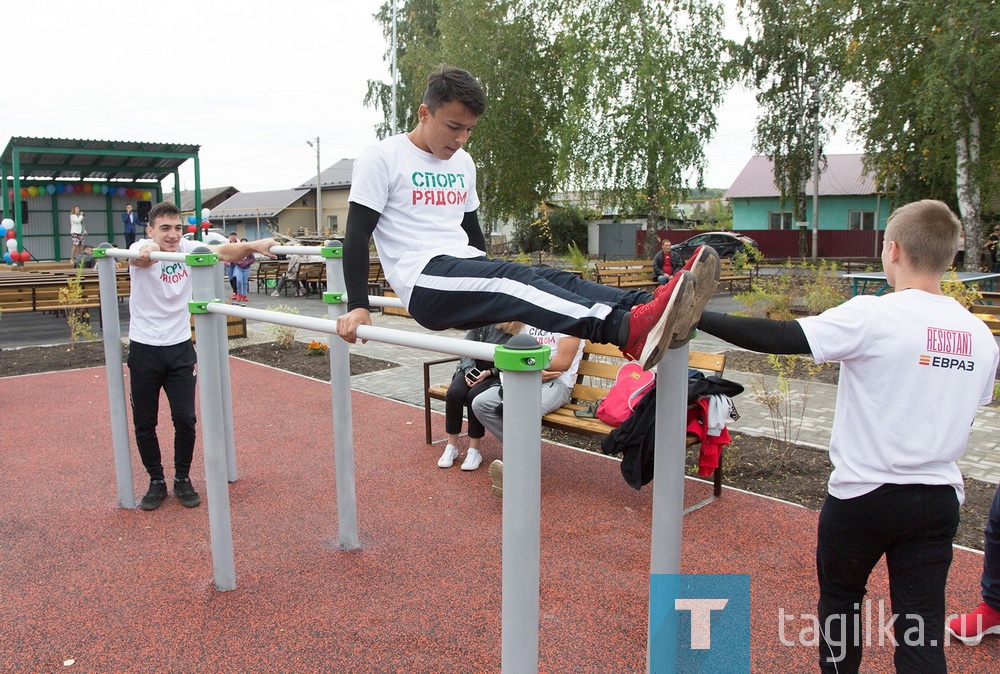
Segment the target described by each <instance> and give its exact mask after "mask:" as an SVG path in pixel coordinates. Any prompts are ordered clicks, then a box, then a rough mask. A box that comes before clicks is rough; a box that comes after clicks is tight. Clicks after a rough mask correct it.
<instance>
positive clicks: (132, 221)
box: [122, 204, 139, 248]
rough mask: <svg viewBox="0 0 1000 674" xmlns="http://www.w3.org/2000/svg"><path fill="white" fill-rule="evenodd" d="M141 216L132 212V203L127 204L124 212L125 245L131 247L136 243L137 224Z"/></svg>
mask: <svg viewBox="0 0 1000 674" xmlns="http://www.w3.org/2000/svg"><path fill="white" fill-rule="evenodd" d="M138 222H139V218H138V217H137V216H136V214H135V213H133V212H132V204H125V212H124V213H122V226H123V228H124V231H125V247H126V248H129V247H131V246H132V244H133V243H135V226H136V224H138Z"/></svg>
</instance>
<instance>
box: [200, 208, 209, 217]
mask: <svg viewBox="0 0 1000 674" xmlns="http://www.w3.org/2000/svg"><path fill="white" fill-rule="evenodd" d="M211 215H212V210H211V209H210V208H203V209H201V219H202V220H208V218H209V216H211Z"/></svg>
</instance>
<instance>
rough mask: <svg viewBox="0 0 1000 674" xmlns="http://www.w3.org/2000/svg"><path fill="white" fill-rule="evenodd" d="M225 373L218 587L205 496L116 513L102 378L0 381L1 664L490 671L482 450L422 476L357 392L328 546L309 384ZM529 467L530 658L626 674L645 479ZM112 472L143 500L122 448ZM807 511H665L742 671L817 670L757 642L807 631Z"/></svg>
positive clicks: (406, 435) (559, 667)
mask: <svg viewBox="0 0 1000 674" xmlns="http://www.w3.org/2000/svg"><path fill="white" fill-rule="evenodd" d="M232 375H233V392H234V399H235V400H236V404H235V410H234V418H235V432H236V440H237V453H238V467H239V474H240V478H239V480H238V481H237V482H236V483H234V484H232V485H231V486H230V501H231V507H232V520H233V537H234V544H235V559H236V582H237V588H236V589H235V590H233V591H231V592H218V591H216V590H214V589H213V587H212V560H211V556H210V541H209V532H208V512H207V508H206V507H205V505H204V504H203V505H202V506H201V507H200V508H196V509H193V510H186V509H184V508H183V507H181V506H180V504H179V503H177V501H176V500H175V499H173V498H172V497H171V498H169V499H168V500H167V501H166V502H165V503H164V505H163V506H162V507H161V508H160V509H159V510H157V511H154V512H143V511H140V510H126V509H121V508H119V507H117V505H116V503H117V497H116V491H115V478H114V464H113V459H112V451H111V438H110V429H109V426H108V421H107V419H108V403H107V388H106V382H105V376H104V371H103V370H102V369H85V370H76V371H71V372H64V373H53V374H44V375H33V376H26V377H11V378H5V379H0V400H2V401H3V407H2V409H3V415H4V417H3V418H4V426H3V433H2V434H0V448H2V451H0V555H2V556H0V671H2V672H32V673H34V672H56V671H71V672H115V673H117V672H168V671H169V672H497V671H499V669H500V627H501V617H500V584H501V583H500V539H501V525H500V522H501V501H500V500H499V499H497V498H496V497H494V496H492V495H491V494H490V491H489V488H488V482H489V478H488V475H487V471H486V470H485V466H486V465H488V464H489V462H490V461H492V460H493V459H494V458H497V456H498V453H499V446H498V444H497V443H496V442H494V441H492V439H488V440H486V441H484V443H483V453H484V456H485V463H484V467H483V468H481V469H480V470H478V471H475V472H472V473H463V472H461V471H460V470H459V469H458V467H457V464H456V467H454V468H452V469H450V470H441V469H439V468H437V467H436V465H435V462H436V460H437V458H438V454H439V452H440V447H439V446H437V445H435V446H434V447H428V446H427V445H425V444H424V442H423V428H422V411H421V410H419V409H417V408H415V407H411V406H409V405H405V404H401V403H398V402H393V401H390V400H386V399H383V398H379V397H376V396H371V395H367V394H363V393H357V392H355V393H354V394H353V395H354V398H353V404H354V432H355V451H356V455H357V460H356V466H357V498H358V514H359V530H360V534H361V539H362V542H363V545H364V547H363V549H361V550H358V551H352V552H342V551H340V550H339V549H338V548H337V547H336V544H335V539H336V535H337V527H336V521H335V513H336V501H335V496H334V493H333V488H332V485H333V483H334V476H333V461H332V454H333V448H332V439H331V438H332V432H331V430H332V429H331V424H332V422H331V413H330V404H331V403H330V393H329V387H328V386H327V385H326V384H323V383H321V382H316V381H313V380H309V379H305V378H302V377H298V376H296V375H293V374H288V373H286V372H281V371H277V370H273V369H270V368H267V367H263V366H260V365H255V364H252V363H247V362H244V361H238V360H233V361H232ZM168 418H169V415H168V413H167V411H166V406H165V405H164V408H163V412H162V415H161V425H162V423H163V422H162V420H163V419H168ZM205 422H206V420H200V423H205ZM208 423H213V422H211V421H208ZM166 426H167V427H169V423H167V424H166ZM171 437H172V436H171V433H170V431H169V430H167V429H166V428H165V429H164V431H163V433H162V434H161V438H165V439H166V440H167V441H166V442H164V445H165V447H167V448H169V447H170V438H171ZM133 454H134V449H133ZM542 454H543V465H542V499H543V501H542V553H541V554H542V557H541V564H542V567H541V568H542V572H541V594H540V621H539V622H540V631H539V644H540V653H539V669H540V670H541V671H544V672H601V673H607V672H642V671H645V661H646V655H645V651H646V631H647V624H646V623H647V603H648V599H647V593H648V587H649V575H648V573H649V529H650V503H651V489H650V488H646V489H644V490H643V491H641V492H635V491H633V490H632V489H631V488H630V487H628V486H627V485H626V484H625V483H624V481H623V480H622V478H621V475H620V473H619V470H618V464H617V463H616V462H614V461H612V460H610V459H607V458H605V457H600V456H596V455H591V454H585V453H582V452H578V451H575V450H571V449H568V448H565V447H560V446H555V445H545V446H544V447H543V451H542ZM166 456H167V457H168V459H169V457H170V456H171V453H170V450H169V449H168V450H167V452H166ZM196 456H197V457H198V458H197V459H196V465H195V467H194V470H193V471H192V476H193V477H194V479H195V484H196V486H197V487H198V488H199V490H200V491H202V492H203V493H204V477H203V476H204V471H203V466H202V464H201V461H200V457H201V448H200V446H199V449H198V452H197V454H196ZM165 463H168V465H169V460H168V461H167V462H165ZM133 470H134V474H135V484H136V492H137V494H139V495H141V493H142V492H143V491H145V487H146V484H147V482H146V479H145V477H144V473H143V472H142V468H141V464H140V463H139V460H138V457H137V456H134V458H133ZM169 477H170V471H169V470H168V479H169ZM686 491H687V493H686V494H685V498H686V500H687V501H689V502H693V501H695V500H700V499H701V498H702V497H703V496H705V495H706V494H707V493H708V486H707V485H705V484H703V483H700V482H696V481H691V480H688V481H687V484H686ZM816 517H817V516H816V513H813V512H810V511H807V510H805V509H802V508H799V507H796V506H793V505H789V504H786V503H780V502H776V501H773V500H769V499H765V498H760V497H756V496H753V495H749V494H745V493H741V492H736V491H732V490H727V491H726V493H725V494H724V495H723V497H722V499H720V500H718V501H716V502H714V503H712V504H710V505H708V506H707V507H705V508H702V509H701V510H699V511H697V512H695V513H693V514H691V515H689V516H687V517H685V519H684V525H685V526H684V544H683V545H684V548H683V568H682V570H683V571H684V572H685V573H749V574H750V579H751V607H752V619H751V630H752V644H751V658H752V671H754V672H762V673H765V672H767V673H770V672H782V673H785V672H806V671H815V669H816V666H815V658H816V656H815V649H814V648H813V647H812V646H802V645H792V646H788V645H783V644H782V642H781V635H780V634H779V623H780V619H779V615H780V611H781V610H783V611H784V615H785V632H784V639H785V641H786V642H788V643H795V642H796V641H797V640H798V638H799V634H800V632H802V630H804V629H806V630H807V631H808V629H807V628H808V623H807V622H805V621H803V620H800V619H798V618H797V616H801V615H802V614H811V613H812V612H813V606H814V604H815V598H816V587H815V580H814V571H813V551H814V545H815V534H814V529H815V525H816ZM981 564H982V558H981V556H980V555H979V554H977V553H973V552H969V551H965V550H956V553H955V562H954V565H953V567H952V573H951V578H950V582H949V587H948V607H949V609H950V610H955V611H957V610H968V609H971V608H972V607H974V606H975V605H976V604H977V602H978V576H979V571H980V567H981ZM869 598H870V600H871V602H872V604H873V612H874V615H876V616H877V609H874V606H877V603H878V602H879V601H884V602H885V603H886V604H888V588H887V584H886V580H885V569H884V567H879V569H877V570H876V573H875V574H874V576H873V580H872V583H871V586H870V591H869ZM807 637H808V635H807ZM871 637H872V642H873V644H875V645H873V646H872V647H870V648H868V649H866V655H865V663H864V671H866V672H890V671H892V665H891V656H892V650H891V648H890V647H888V646H882V647H879V646H878V645H877V644H878V631H877V626H873V630H872V634H871ZM947 653H948V660H949V665H950V667H951V670H952V671H954V672H987V671H995V670H996V663H997V661H998V660H1000V639H992V638H991V639H988V640H987V641H986V642H985V643H984V644H983V645H981V646H978V647H976V648H970V647H967V646H964V645H961V644H952V645H950V646H948V647H947ZM70 661H72V663H70ZM67 663H70V664H67Z"/></svg>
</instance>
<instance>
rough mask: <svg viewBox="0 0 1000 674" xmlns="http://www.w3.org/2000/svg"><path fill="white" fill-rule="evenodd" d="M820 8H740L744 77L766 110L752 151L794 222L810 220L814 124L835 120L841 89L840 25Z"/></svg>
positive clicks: (798, 4) (774, 1) (795, 4)
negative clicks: (766, 165)
mask: <svg viewBox="0 0 1000 674" xmlns="http://www.w3.org/2000/svg"><path fill="white" fill-rule="evenodd" d="M818 2H819V0H738V2H737V6H738V9H739V17H740V21H741V23H743V24H744V25H745V26H746V27H747V28H748V30H749V31H750V33H751V35H750V37H748V38H747V39H746V41H745V42H744V43H743V45H741V47H740V48H739V50H738V54H739V64H740V73H741V76H742V78H743V80H744V82H746V84H747V85H748V86H750V87H751V88H752V89H754V90H756V92H757V93H756V98H757V103H758V104H759V105H760V107H761V109H762V112H761V115H760V117H759V118H758V119H757V125H756V128H755V131H754V145H753V150H754V152H755V153H757V154H760V155H765V156H767V157H768V158H769V159H770V160H771V161H772V162H773V163H774V184H775V187H777V188H778V191H779V193H780V195H781V201H782V204H784V203H788V202H790V203H791V205H792V213H793V217H794V219H795V221H796V222H804V221H805V220H806V188H807V186H809V185H810V184H811V182H810V181H811V178H812V173H813V163H814V159H813V158H814V154H813V153H814V142H815V135H816V125H817V124H818V123H820V122H821V119H822V117H826V118H832V117H836V115H837V111H838V110H839V100H840V99H839V96H838V95H837V92H838V91H839V89H840V87H841V86H842V84H841V80H840V77H839V74H838V73H839V67H838V63H839V56H838V54H839V50H840V46H839V43H838V41H837V40H836V36H835V34H834V32H833V30H832V27H833V26H834V25H835V24H834V23H832V22H831V21H830V19H829V17H827V16H825V15H824V14H822V13H821V12H819V11H817V10H818V7H817V4H818ZM821 101H822V103H823V104H822V106H821V105H820V102H821ZM819 116H822V117H819ZM822 142H823V137H822V135H821V137H820V144H821V145H822ZM820 170H822V169H820Z"/></svg>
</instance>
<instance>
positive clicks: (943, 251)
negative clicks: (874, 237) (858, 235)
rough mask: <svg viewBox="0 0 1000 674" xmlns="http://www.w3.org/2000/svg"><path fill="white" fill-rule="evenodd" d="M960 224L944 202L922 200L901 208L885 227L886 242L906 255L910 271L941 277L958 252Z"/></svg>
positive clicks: (893, 214) (892, 215)
mask: <svg viewBox="0 0 1000 674" xmlns="http://www.w3.org/2000/svg"><path fill="white" fill-rule="evenodd" d="M961 232H962V222H961V221H960V220H959V219H958V218H957V217H955V214H954V213H952V212H951V209H950V208H948V205H947V204H945V203H944V202H943V201H935V200H933V199H924V200H922V201H914V202H913V203H911V204H906V205H905V206H900V207H899V208H897V209H896V210H894V211H893V212H892V214H891V215H890V216H889V219H888V220H887V221H886V225H885V241H886V242H889V241H895V242H896V244H897V245H898V246H899V247H900V248H902V249H903V250H904V251H906V255H907V257H908V258H909V260H910V264H912V265H913V268H914V269H915V270H917V271H921V272H932V273H935V274H943V273H944V272H945V271H946V270H947V269H948V267H949V266H950V265H951V263H952V261H953V260H954V259H955V253H957V252H958V239H959V236H960V234H961Z"/></svg>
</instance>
